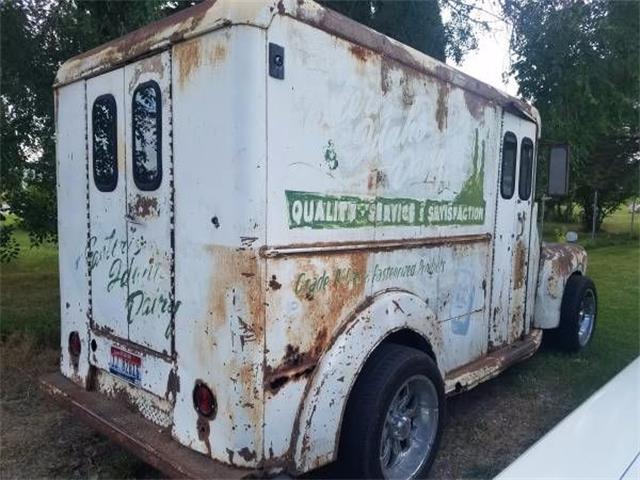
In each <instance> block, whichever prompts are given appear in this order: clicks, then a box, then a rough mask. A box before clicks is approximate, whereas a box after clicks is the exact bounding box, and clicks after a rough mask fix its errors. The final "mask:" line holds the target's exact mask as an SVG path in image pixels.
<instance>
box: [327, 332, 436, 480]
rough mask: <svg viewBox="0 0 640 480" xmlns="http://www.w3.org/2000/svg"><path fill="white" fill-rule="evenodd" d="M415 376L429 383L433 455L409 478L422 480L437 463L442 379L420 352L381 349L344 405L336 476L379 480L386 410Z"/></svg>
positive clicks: (402, 348) (397, 347)
mask: <svg viewBox="0 0 640 480" xmlns="http://www.w3.org/2000/svg"><path fill="white" fill-rule="evenodd" d="M415 376H425V377H427V378H428V379H429V380H430V381H431V383H432V384H433V386H434V387H435V391H436V392H437V401H438V405H437V408H438V422H437V423H438V425H437V430H436V433H435V438H434V439H433V443H432V447H431V451H430V453H429V457H428V458H427V460H426V461H425V462H424V463H423V464H422V467H420V468H419V471H418V472H417V474H416V475H414V477H413V478H422V477H424V476H426V474H427V473H428V471H429V468H430V467H431V464H432V463H433V460H434V459H435V456H436V452H437V450H438V445H439V443H440V436H441V434H442V428H443V425H444V417H445V396H444V386H443V382H442V377H441V376H440V372H439V371H438V368H437V367H436V365H435V363H434V362H433V360H432V359H431V358H430V357H429V356H428V355H427V354H425V353H423V352H421V351H420V350H416V349H414V348H409V347H405V346H402V345H396V344H383V345H381V346H380V347H378V349H377V350H376V351H374V352H373V354H372V355H371V357H370V358H369V359H368V360H367V363H366V364H365V366H364V368H363V369H362V372H361V373H360V375H359V377H358V379H357V380H356V383H355V385H354V387H353V390H352V391H351V394H350V396H349V400H348V402H347V407H346V410H345V414H344V418H343V422H342V428H341V438H340V450H339V466H340V470H341V473H343V474H344V475H345V476H346V477H349V478H383V476H384V475H383V470H382V465H381V461H380V444H381V439H382V435H383V427H384V425H385V419H386V417H387V410H388V409H389V406H390V404H391V402H392V400H393V399H394V398H395V396H396V393H397V392H398V391H399V390H400V389H401V387H402V386H403V385H404V384H405V382H407V381H408V380H409V379H411V378H414V377H415ZM412 426H413V423H412Z"/></svg>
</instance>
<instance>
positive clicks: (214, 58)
mask: <svg viewBox="0 0 640 480" xmlns="http://www.w3.org/2000/svg"><path fill="white" fill-rule="evenodd" d="M210 58H211V63H212V64H213V65H216V64H218V63H222V62H223V61H224V59H225V58H227V48H226V47H225V46H224V45H223V44H221V43H219V44H217V45H216V46H215V48H214V49H213V50H212V51H211V56H210Z"/></svg>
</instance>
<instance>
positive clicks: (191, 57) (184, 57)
mask: <svg viewBox="0 0 640 480" xmlns="http://www.w3.org/2000/svg"><path fill="white" fill-rule="evenodd" d="M175 56H176V59H177V62H178V66H179V75H178V82H179V83H180V87H184V86H185V84H186V83H187V82H188V80H189V77H190V76H191V74H192V73H193V72H194V71H195V70H196V68H198V66H200V39H195V40H193V41H191V42H186V43H184V44H181V45H178V46H176V48H175Z"/></svg>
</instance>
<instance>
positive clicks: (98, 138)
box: [91, 95, 118, 192]
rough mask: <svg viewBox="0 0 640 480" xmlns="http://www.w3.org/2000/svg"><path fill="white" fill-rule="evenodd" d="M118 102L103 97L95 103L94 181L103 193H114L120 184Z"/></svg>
mask: <svg viewBox="0 0 640 480" xmlns="http://www.w3.org/2000/svg"><path fill="white" fill-rule="evenodd" d="M116 118H117V115H116V100H115V99H114V98H113V95H101V96H100V97H98V98H96V100H95V101H94V102H93V108H92V111H91V123H92V128H93V181H94V182H95V184H96V188H97V189H98V190H100V191H101V192H112V191H113V190H115V188H116V185H117V183H118V160H117V158H116V157H117V152H118V148H117V143H116V142H117V134H116Z"/></svg>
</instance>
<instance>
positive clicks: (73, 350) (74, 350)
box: [69, 332, 82, 357]
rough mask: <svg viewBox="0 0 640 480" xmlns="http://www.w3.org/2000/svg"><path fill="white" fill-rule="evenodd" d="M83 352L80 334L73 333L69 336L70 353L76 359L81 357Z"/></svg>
mask: <svg viewBox="0 0 640 480" xmlns="http://www.w3.org/2000/svg"><path fill="white" fill-rule="evenodd" d="M81 350H82V343H80V334H78V332H71V333H70V334H69V353H70V354H71V355H73V356H74V357H79V356H80V351H81Z"/></svg>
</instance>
